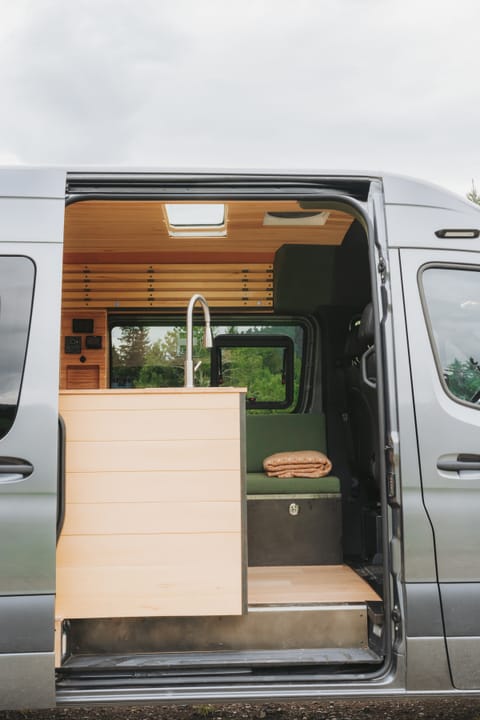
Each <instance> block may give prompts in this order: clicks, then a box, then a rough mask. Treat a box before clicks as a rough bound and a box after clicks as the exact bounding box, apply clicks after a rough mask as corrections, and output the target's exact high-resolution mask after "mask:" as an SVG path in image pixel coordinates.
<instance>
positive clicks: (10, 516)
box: [0, 170, 65, 709]
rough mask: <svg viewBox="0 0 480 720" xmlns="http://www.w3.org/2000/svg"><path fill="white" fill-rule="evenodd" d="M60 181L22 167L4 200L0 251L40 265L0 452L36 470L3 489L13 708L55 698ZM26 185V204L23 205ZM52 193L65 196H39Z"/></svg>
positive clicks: (0, 678) (5, 696)
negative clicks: (14, 406) (13, 408)
mask: <svg viewBox="0 0 480 720" xmlns="http://www.w3.org/2000/svg"><path fill="white" fill-rule="evenodd" d="M8 177H10V176H8ZM62 177H63V180H62ZM22 179H23V180H22ZM23 182H24V185H23ZM62 182H63V184H64V182H65V175H64V174H63V175H62V173H59V172H58V171H52V172H50V171H47V172H46V174H45V175H44V174H42V173H41V172H32V173H31V174H29V172H27V171H25V170H23V171H20V170H19V171H14V172H13V174H12V176H11V184H10V183H9V181H8V178H7V176H6V175H5V171H0V192H1V190H2V189H3V190H4V191H5V193H6V194H8V195H10V197H7V198H1V199H0V254H1V255H24V256H26V257H29V258H31V259H32V260H33V262H34V263H35V267H36V277H35V290H34V302H33V308H32V315H31V325H30V334H29V340H28V347H27V356H26V362H25V369H24V375H23V382H22V388H21V393H20V400H19V405H18V412H17V416H16V419H15V422H14V424H13V427H12V428H11V430H10V431H9V432H8V434H7V435H6V436H5V437H4V438H3V439H2V440H1V441H0V455H2V456H4V457H14V458H22V459H24V460H25V461H26V462H28V463H30V464H31V465H32V466H33V468H34V470H33V472H32V474H31V475H30V476H28V477H26V478H25V479H24V480H22V481H21V482H18V483H15V484H5V485H0V547H1V548H2V552H1V553H0V627H2V630H3V632H2V640H1V642H2V643H3V651H4V654H3V655H0V703H1V705H2V707H4V708H10V709H13V708H19V707H42V706H43V707H47V706H49V705H52V704H53V703H54V698H55V687H54V659H53V644H54V635H53V605H54V597H53V595H54V592H55V541H56V538H55V526H56V488H57V433H58V377H59V353H58V348H59V333H60V297H61V271H62V240H63V222H64V198H63V196H62V195H61V192H60V188H61V185H62ZM22 187H23V188H24V191H23V192H24V194H25V195H29V197H28V198H23V199H22V197H21V195H22ZM49 193H50V194H54V195H57V196H58V199H51V198H49V199H44V200H39V199H37V197H36V196H41V197H45V195H48V194H49ZM12 195H14V196H15V197H12ZM13 598H18V601H15V600H13ZM12 650H14V651H15V652H14V653H12V652H11V651H12ZM9 651H10V652H9Z"/></svg>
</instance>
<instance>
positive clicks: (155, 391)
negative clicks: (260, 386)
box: [60, 387, 247, 395]
mask: <svg viewBox="0 0 480 720" xmlns="http://www.w3.org/2000/svg"><path fill="white" fill-rule="evenodd" d="M246 392H247V388H246V387H240V388H236V387H193V388H186V387H171V388H167V387H161V388H106V389H101V390H98V389H97V390H60V395H228V394H230V395H231V394H236V395H238V394H240V393H246Z"/></svg>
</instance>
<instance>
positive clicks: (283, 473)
mask: <svg viewBox="0 0 480 720" xmlns="http://www.w3.org/2000/svg"><path fill="white" fill-rule="evenodd" d="M263 469H264V470H265V472H266V474H267V476H268V477H279V478H291V477H325V475H328V474H329V473H330V471H331V469H332V463H331V462H330V460H329V459H328V457H327V456H326V455H324V454H323V453H321V452H318V450H296V451H292V452H280V453H275V454H274V455H269V456H268V457H266V458H265V460H264V461H263Z"/></svg>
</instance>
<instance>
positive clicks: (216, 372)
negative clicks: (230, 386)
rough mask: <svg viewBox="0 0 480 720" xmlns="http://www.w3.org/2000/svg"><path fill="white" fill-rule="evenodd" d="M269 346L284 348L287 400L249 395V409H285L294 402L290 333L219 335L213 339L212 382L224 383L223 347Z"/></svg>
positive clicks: (247, 403)
mask: <svg viewBox="0 0 480 720" xmlns="http://www.w3.org/2000/svg"><path fill="white" fill-rule="evenodd" d="M229 347H230V348H234V347H236V348H248V347H250V348H257V347H259V348H269V347H278V348H283V349H284V356H283V372H282V375H283V382H284V385H285V400H283V401H274V400H268V401H267V400H260V401H257V400H255V398H251V397H248V395H247V399H246V408H247V410H280V409H281V410H284V409H286V408H288V407H290V405H291V404H292V403H293V398H294V392H293V375H294V372H293V355H294V347H293V340H292V338H290V337H288V335H245V334H242V335H217V336H216V337H215V338H214V340H213V347H212V356H211V357H212V363H211V366H210V382H211V385H212V386H213V387H219V386H220V385H222V384H223V380H222V372H223V369H222V348H229Z"/></svg>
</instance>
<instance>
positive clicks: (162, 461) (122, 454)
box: [66, 426, 240, 473]
mask: <svg viewBox="0 0 480 720" xmlns="http://www.w3.org/2000/svg"><path fill="white" fill-rule="evenodd" d="M67 432H68V426H67ZM66 466H67V472H75V473H77V472H89V471H91V469H92V467H93V468H95V469H96V470H97V471H98V472H125V471H129V470H131V471H137V470H145V471H148V470H151V469H152V468H155V467H159V468H160V469H162V470H173V471H175V470H196V469H200V470H208V469H212V470H217V469H222V470H240V450H239V441H238V439H232V440H230V439H229V440H208V439H204V440H183V439H179V440H169V441H163V440H159V441H158V442H155V441H148V442H141V441H132V442H129V443H123V442H122V443H113V442H100V441H99V442H94V443H86V442H85V443H84V442H76V441H75V440H73V439H71V440H69V441H68V454H67V459H66Z"/></svg>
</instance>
